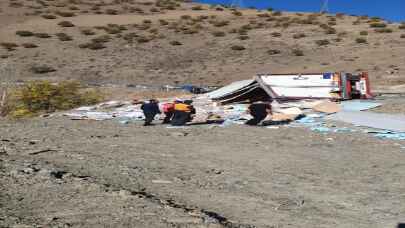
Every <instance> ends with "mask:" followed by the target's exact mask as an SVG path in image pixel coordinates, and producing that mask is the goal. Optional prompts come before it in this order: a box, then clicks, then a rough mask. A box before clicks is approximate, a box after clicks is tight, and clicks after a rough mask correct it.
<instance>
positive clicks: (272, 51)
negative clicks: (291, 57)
mask: <svg viewBox="0 0 405 228" xmlns="http://www.w3.org/2000/svg"><path fill="white" fill-rule="evenodd" d="M280 53H281V51H280V50H277V49H270V50H268V51H267V54H269V55H277V54H280Z"/></svg>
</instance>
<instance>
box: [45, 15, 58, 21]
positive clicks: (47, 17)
mask: <svg viewBox="0 0 405 228" xmlns="http://www.w3.org/2000/svg"><path fill="white" fill-rule="evenodd" d="M42 17H43V18H45V19H49V20H53V19H56V18H58V17H57V16H55V15H52V14H45V15H42Z"/></svg>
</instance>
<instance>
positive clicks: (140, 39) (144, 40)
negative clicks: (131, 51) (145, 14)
mask: <svg viewBox="0 0 405 228" xmlns="http://www.w3.org/2000/svg"><path fill="white" fill-rule="evenodd" d="M151 40H152V39H151V38H150V37H146V36H139V37H137V38H136V42H138V43H148V42H149V41H151Z"/></svg>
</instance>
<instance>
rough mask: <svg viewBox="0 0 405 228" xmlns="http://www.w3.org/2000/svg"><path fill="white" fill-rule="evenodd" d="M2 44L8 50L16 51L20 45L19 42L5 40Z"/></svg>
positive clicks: (0, 44)
mask: <svg viewBox="0 0 405 228" xmlns="http://www.w3.org/2000/svg"><path fill="white" fill-rule="evenodd" d="M0 46H1V47H3V48H4V49H6V50H7V51H14V50H16V48H17V47H18V44H16V43H10V42H3V43H0Z"/></svg>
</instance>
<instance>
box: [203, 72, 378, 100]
mask: <svg viewBox="0 0 405 228" xmlns="http://www.w3.org/2000/svg"><path fill="white" fill-rule="evenodd" d="M207 96H208V97H209V98H210V99H212V100H214V101H218V102H220V103H222V104H227V103H233V102H241V101H249V102H253V101H257V100H277V101H287V100H298V99H331V100H350V99H368V98H371V97H372V95H371V91H370V82H369V78H368V74H367V73H366V72H363V73H360V74H350V73H316V74H259V75H257V76H256V77H254V78H253V79H251V80H243V81H237V82H234V83H231V84H230V85H227V86H224V87H222V88H220V89H217V90H215V91H212V92H210V93H208V94H207Z"/></svg>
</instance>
